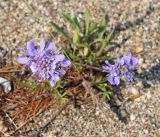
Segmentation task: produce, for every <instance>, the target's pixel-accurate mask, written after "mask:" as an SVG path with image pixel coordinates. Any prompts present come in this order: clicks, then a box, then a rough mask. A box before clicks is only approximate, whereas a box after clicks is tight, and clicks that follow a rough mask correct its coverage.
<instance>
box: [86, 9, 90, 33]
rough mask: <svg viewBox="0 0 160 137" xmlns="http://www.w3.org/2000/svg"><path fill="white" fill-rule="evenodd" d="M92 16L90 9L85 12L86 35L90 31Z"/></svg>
mask: <svg viewBox="0 0 160 137" xmlns="http://www.w3.org/2000/svg"><path fill="white" fill-rule="evenodd" d="M90 16H91V14H90V12H89V10H87V11H86V12H85V26H86V32H85V34H86V35H88V33H89V27H90Z"/></svg>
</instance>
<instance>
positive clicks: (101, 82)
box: [17, 10, 137, 102]
mask: <svg viewBox="0 0 160 137" xmlns="http://www.w3.org/2000/svg"><path fill="white" fill-rule="evenodd" d="M90 17H91V14H90V12H89V11H88V10H87V11H86V12H85V14H84V24H81V23H80V21H79V20H78V19H77V17H72V16H71V15H70V14H67V13H64V14H63V19H64V20H65V21H66V22H67V23H68V24H69V25H70V28H71V31H66V29H64V28H62V27H61V26H59V25H57V24H56V23H54V22H51V24H52V26H53V28H54V30H56V31H57V32H58V33H59V34H60V35H61V38H62V39H63V40H64V41H63V42H65V46H64V47H63V53H61V54H60V51H61V47H59V48H58V49H56V50H54V49H55V44H54V43H53V42H45V40H44V38H42V39H41V41H40V49H37V48H35V46H34V43H33V42H31V41H30V42H28V43H27V50H26V51H25V53H26V56H20V57H18V59H17V61H18V62H19V63H20V64H24V65H25V66H26V67H27V68H30V69H31V71H32V76H34V77H36V78H38V79H39V80H38V82H41V81H45V80H48V81H49V83H50V85H51V86H52V87H53V86H54V88H50V87H49V86H45V87H44V88H45V90H46V91H49V92H51V93H53V95H54V97H55V98H56V99H57V100H59V101H60V102H64V100H65V99H64V97H65V96H66V94H65V92H63V94H61V93H62V92H60V90H64V83H65V82H64V79H63V80H60V75H64V74H65V73H66V71H65V70H64V69H63V68H64V67H68V66H69V65H70V64H71V62H72V64H73V65H74V66H76V67H77V68H78V71H79V73H80V74H81V76H82V81H83V80H85V79H87V80H88V81H89V82H90V83H91V86H92V87H93V88H95V89H96V90H97V91H98V94H99V95H100V96H102V98H104V99H109V98H110V95H111V92H110V90H111V89H112V87H110V86H109V85H108V83H107V81H108V82H109V83H110V84H111V85H119V84H120V80H126V81H129V82H132V81H133V73H132V71H131V70H132V69H134V67H135V66H136V64H137V59H136V58H134V57H133V56H132V54H131V53H126V54H124V55H123V56H122V57H120V58H118V59H117V60H116V61H115V64H113V65H112V64H110V63H109V62H108V59H107V58H108V56H106V54H104V53H105V48H106V45H107V44H108V42H109V41H110V39H111V36H112V34H113V32H114V30H112V31H111V32H107V31H106V25H107V23H106V19H105V17H103V18H102V19H101V20H100V22H99V23H93V22H91V20H90ZM52 34H53V33H52ZM66 58H68V59H66ZM106 59H107V60H106ZM69 60H70V61H71V62H70V61H69ZM103 62H105V65H104V66H102V63H103ZM101 66H102V67H101ZM89 68H90V69H89ZM103 72H105V73H107V79H106V76H105V75H104V73H103Z"/></svg>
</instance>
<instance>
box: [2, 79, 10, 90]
mask: <svg viewBox="0 0 160 137" xmlns="http://www.w3.org/2000/svg"><path fill="white" fill-rule="evenodd" d="M0 85H2V86H3V90H4V92H6V93H8V92H9V91H11V82H10V81H9V80H7V79H5V78H2V77H0Z"/></svg>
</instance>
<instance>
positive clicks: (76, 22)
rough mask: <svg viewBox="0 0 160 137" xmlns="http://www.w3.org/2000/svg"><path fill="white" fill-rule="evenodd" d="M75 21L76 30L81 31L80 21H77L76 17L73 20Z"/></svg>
mask: <svg viewBox="0 0 160 137" xmlns="http://www.w3.org/2000/svg"><path fill="white" fill-rule="evenodd" d="M73 21H74V24H75V26H76V28H77V29H78V30H80V29H81V27H80V23H79V21H78V19H77V18H76V17H74V18H73Z"/></svg>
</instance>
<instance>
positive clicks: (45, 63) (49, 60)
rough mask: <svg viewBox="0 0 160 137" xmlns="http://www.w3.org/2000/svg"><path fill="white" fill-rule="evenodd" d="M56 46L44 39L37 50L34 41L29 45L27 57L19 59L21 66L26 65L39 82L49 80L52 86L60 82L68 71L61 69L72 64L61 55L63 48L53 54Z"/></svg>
mask: <svg viewBox="0 0 160 137" xmlns="http://www.w3.org/2000/svg"><path fill="white" fill-rule="evenodd" d="M54 48H55V44H54V43H53V42H45V40H44V38H42V39H41V41H40V48H39V49H36V48H35V46H34V43H33V42H32V41H30V42H28V43H27V50H26V52H25V53H26V56H20V57H18V59H17V61H18V62H19V63H20V64H25V66H26V67H28V68H30V69H31V71H32V73H33V74H32V76H37V77H38V78H39V80H38V82H41V81H43V80H45V79H48V80H49V82H50V85H51V86H54V85H55V83H56V82H57V81H58V80H59V75H64V74H65V73H66V71H65V70H64V69H61V67H67V66H69V65H70V64H71V62H70V61H69V60H67V59H66V58H65V56H64V55H63V54H59V53H60V50H61V47H60V48H58V49H57V50H56V51H54V52H53V50H54Z"/></svg>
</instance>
